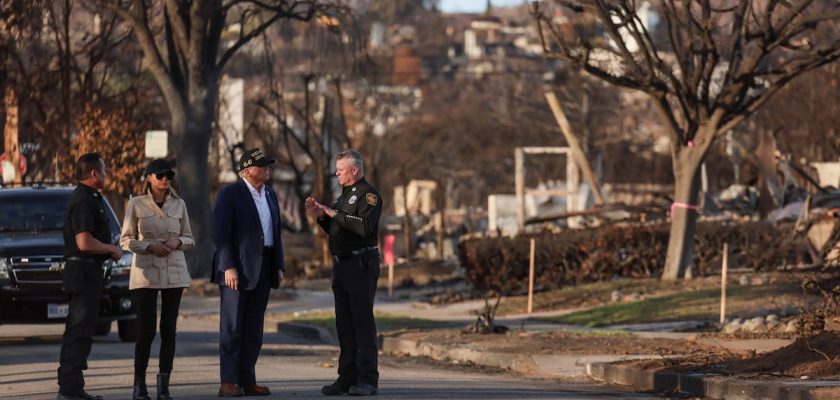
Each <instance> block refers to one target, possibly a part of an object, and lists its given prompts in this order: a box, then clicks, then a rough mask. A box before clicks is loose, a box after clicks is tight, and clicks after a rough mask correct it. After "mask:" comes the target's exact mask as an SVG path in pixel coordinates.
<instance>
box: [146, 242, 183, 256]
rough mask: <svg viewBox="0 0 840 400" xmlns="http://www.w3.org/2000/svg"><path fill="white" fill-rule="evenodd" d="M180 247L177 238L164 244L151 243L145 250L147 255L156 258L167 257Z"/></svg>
mask: <svg viewBox="0 0 840 400" xmlns="http://www.w3.org/2000/svg"><path fill="white" fill-rule="evenodd" d="M180 246H181V241H180V240H178V239H177V238H172V239H169V240H167V241H165V242H157V243H152V244H150V245H149V247H147V248H146V250H148V251H149V253H152V254H154V255H156V256H158V257H166V256H168V255H169V253H171V252H172V251H174V250H175V249H177V248H178V247H180Z"/></svg>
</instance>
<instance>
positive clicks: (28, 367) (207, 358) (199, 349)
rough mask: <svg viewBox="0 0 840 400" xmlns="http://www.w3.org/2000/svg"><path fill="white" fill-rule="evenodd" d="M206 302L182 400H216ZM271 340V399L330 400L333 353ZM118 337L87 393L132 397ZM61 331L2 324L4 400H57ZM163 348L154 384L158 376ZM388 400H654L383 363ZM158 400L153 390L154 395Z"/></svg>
mask: <svg viewBox="0 0 840 400" xmlns="http://www.w3.org/2000/svg"><path fill="white" fill-rule="evenodd" d="M201 304H204V305H205V306H206V302H202V301H186V302H184V305H185V306H186V309H184V310H183V311H184V313H183V314H186V315H189V316H188V317H186V318H182V319H181V320H179V326H178V328H179V331H178V348H177V355H176V359H175V370H174V371H173V375H172V387H171V390H172V393H173V394H174V395H175V398H177V399H212V398H217V397H216V392H217V390H218V374H219V368H218V356H217V354H218V353H217V350H218V344H217V340H218V322H216V321H215V320H213V319H212V315H208V314H210V313H205V312H203V311H204V310H202V312H195V311H197V310H190V309H189V308H190V307H199V305H201ZM269 330H273V331H274V332H270V333H267V334H266V340H265V344H264V346H263V351H262V355H261V357H260V361H259V363H258V364H257V378H258V380H259V381H260V383H261V384H265V385H267V386H269V387H270V388H271V391H272V395H271V396H269V397H267V398H275V399H279V398H283V399H286V398H294V399H324V398H325V397H324V396H322V395H321V394H320V387H321V386H322V385H324V384H327V383H330V382H331V381H332V380H333V379H334V378H335V366H334V364H335V360H336V357H337V356H338V351H337V348H336V347H334V346H329V345H323V344H319V343H313V342H308V341H306V340H303V339H299V338H294V337H290V336H287V335H284V334H282V333H277V332H276V330H274V329H273V327H269ZM115 331H116V326H114V332H112V333H111V334H110V335H108V336H107V337H101V338H97V339H96V341H95V343H94V346H93V351H92V354H91V357H90V361H89V365H90V369H89V370H87V371H86V375H85V376H86V379H87V390H88V391H89V392H91V393H95V394H99V395H102V396H105V398H107V399H128V398H130V395H131V383H132V373H133V368H132V360H133V353H134V346H133V345H132V344H129V343H121V342H120V341H119V339H118V338H117V335H116V332H115ZM62 332H63V326H61V325H18V326H13V325H0V399H53V398H55V394H56V391H57V385H56V379H55V371H56V368H57V367H58V353H59V347H60V344H61V333H62ZM158 345H159V344H158V342H157V341H156V342H155V343H154V344H153V352H152V357H153V360H151V362H150V366H149V378H148V382H149V383H151V384H153V383H154V374H155V373H156V371H157V365H156V356H157V347H158ZM380 373H381V381H380V395H379V396H378V398H382V399H654V398H659V397H655V396H649V395H643V394H634V393H627V392H622V391H620V390H618V389H615V388H610V387H606V386H602V385H597V384H593V383H588V382H585V383H574V382H573V383H569V382H557V381H553V380H538V379H529V378H526V377H519V376H514V375H512V374H508V373H505V372H499V371H493V370H480V369H475V368H472V367H465V366H457V365H446V364H441V363H436V362H432V361H427V360H417V359H411V358H400V357H392V356H382V357H381V359H380ZM151 395H152V398H154V391H152V392H151Z"/></svg>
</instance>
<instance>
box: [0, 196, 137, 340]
mask: <svg viewBox="0 0 840 400" xmlns="http://www.w3.org/2000/svg"><path fill="white" fill-rule="evenodd" d="M73 189H74V188H73V187H69V186H64V187H45V186H30V187H19V188H0V324H8V323H59V322H64V319H65V317H66V316H67V294H66V293H65V292H64V291H63V290H62V288H61V286H62V274H63V271H64V237H63V236H62V227H63V226H64V209H65V207H66V205H67V202H68V201H69V200H70V195H71V194H72V193H73ZM105 203H106V206H107V210H108V220H109V225H110V226H111V235H112V240H113V243H117V242H118V241H119V236H120V223H119V222H118V221H117V217H116V215H115V214H114V210H113V209H111V205H110V204H108V202H107V201H106V202H105ZM132 256H133V255H132V254H131V253H128V252H126V253H125V255H124V256H123V258H122V259H121V260H119V261H116V262H114V261H112V260H108V261H106V262H105V264H104V265H103V267H102V274H103V275H104V276H105V290H104V291H103V294H102V300H101V302H100V304H101V305H100V311H99V322H98V323H97V327H96V334H97V335H107V334H108V333H109V332H110V331H111V322H112V321H114V320H116V321H117V327H118V329H119V337H120V339H121V340H123V341H135V340H136V339H137V316H136V314H135V310H134V302H133V300H132V298H131V296H130V295H129V292H128V274H129V270H130V269H131V258H132Z"/></svg>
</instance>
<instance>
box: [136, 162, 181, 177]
mask: <svg viewBox="0 0 840 400" xmlns="http://www.w3.org/2000/svg"><path fill="white" fill-rule="evenodd" d="M163 173H170V174H171V175H172V176H174V175H175V171H173V170H172V163H170V162H169V161H167V160H164V159H162V158H158V159H154V160H152V161H149V163H148V164H146V168H145V169H143V176H149V175H151V174H163Z"/></svg>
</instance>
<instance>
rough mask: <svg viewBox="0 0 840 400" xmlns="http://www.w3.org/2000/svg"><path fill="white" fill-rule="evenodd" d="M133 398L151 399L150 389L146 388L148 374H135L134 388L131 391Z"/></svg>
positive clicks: (137, 399) (139, 399)
mask: <svg viewBox="0 0 840 400" xmlns="http://www.w3.org/2000/svg"><path fill="white" fill-rule="evenodd" d="M131 400H151V398H150V397H149V389H147V388H146V376H145V374H144V376H137V375H135V376H134V390H132V392H131Z"/></svg>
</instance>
